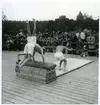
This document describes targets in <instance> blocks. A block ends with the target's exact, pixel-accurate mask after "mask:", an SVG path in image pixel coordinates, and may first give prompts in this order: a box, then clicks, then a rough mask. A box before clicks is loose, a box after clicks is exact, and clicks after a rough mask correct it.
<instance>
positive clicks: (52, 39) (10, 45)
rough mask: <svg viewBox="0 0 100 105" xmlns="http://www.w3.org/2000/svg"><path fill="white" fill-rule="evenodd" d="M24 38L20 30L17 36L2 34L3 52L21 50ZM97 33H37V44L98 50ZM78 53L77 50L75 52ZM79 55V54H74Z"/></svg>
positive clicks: (87, 31)
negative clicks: (63, 45)
mask: <svg viewBox="0 0 100 105" xmlns="http://www.w3.org/2000/svg"><path fill="white" fill-rule="evenodd" d="M26 37H27V35H25V34H24V33H23V31H22V29H21V30H20V31H19V32H18V34H17V35H11V34H10V35H8V34H4V39H3V41H4V42H3V45H2V46H3V50H23V49H24V45H25V44H26ZM98 37H99V33H98V32H96V31H92V30H87V29H84V30H81V29H79V30H77V31H72V32H59V31H58V32H55V31H53V32H52V33H48V32H45V33H41V32H38V33H37V43H38V44H40V45H41V46H55V47H56V46H57V45H59V44H61V43H62V42H64V43H65V45H66V46H67V47H69V48H73V49H84V48H85V49H88V50H94V49H98V41H99V38H98ZM77 51H78V50H77ZM76 53H79V52H76Z"/></svg>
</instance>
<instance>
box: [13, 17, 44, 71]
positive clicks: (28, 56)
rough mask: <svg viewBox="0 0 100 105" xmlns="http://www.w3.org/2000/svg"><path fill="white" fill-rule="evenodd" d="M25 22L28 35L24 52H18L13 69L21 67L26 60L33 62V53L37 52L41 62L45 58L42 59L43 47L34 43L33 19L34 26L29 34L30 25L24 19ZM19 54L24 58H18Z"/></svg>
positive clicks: (16, 69)
mask: <svg viewBox="0 0 100 105" xmlns="http://www.w3.org/2000/svg"><path fill="white" fill-rule="evenodd" d="M26 23H27V31H28V37H27V44H26V45H25V47H24V53H23V54H18V61H17V62H16V68H15V71H16V72H17V71H19V72H20V69H21V67H23V66H24V65H25V64H26V63H27V62H28V61H30V60H31V61H32V62H35V59H34V56H35V53H36V52H38V53H39V54H40V55H41V57H42V61H43V63H45V59H44V54H45V49H44V48H42V47H41V46H40V45H39V44H37V43H36V40H37V38H36V21H35V20H34V19H33V24H34V28H33V33H32V34H31V32H30V27H29V22H28V21H26ZM20 55H24V60H22V61H21V60H20Z"/></svg>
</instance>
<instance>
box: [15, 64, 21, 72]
mask: <svg viewBox="0 0 100 105" xmlns="http://www.w3.org/2000/svg"><path fill="white" fill-rule="evenodd" d="M15 72H19V73H20V70H19V66H18V65H16V67H15Z"/></svg>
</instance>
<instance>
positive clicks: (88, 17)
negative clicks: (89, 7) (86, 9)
mask: <svg viewBox="0 0 100 105" xmlns="http://www.w3.org/2000/svg"><path fill="white" fill-rule="evenodd" d="M83 18H84V19H85V20H86V19H93V18H92V16H91V15H90V16H89V15H88V14H87V13H84V15H83Z"/></svg>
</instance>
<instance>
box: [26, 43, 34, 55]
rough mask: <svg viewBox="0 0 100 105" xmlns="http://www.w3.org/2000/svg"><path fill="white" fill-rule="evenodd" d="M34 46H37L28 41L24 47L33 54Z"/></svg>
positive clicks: (28, 52)
mask: <svg viewBox="0 0 100 105" xmlns="http://www.w3.org/2000/svg"><path fill="white" fill-rule="evenodd" d="M34 47H35V44H33V43H27V44H26V45H25V47H24V53H25V54H26V53H27V54H31V55H33V51H34Z"/></svg>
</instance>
